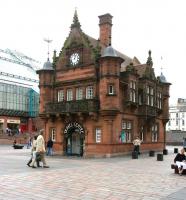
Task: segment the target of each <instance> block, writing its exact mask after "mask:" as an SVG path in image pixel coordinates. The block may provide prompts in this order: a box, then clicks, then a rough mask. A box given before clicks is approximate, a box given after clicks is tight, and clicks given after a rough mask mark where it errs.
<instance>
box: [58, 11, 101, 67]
mask: <svg viewBox="0 0 186 200" xmlns="http://www.w3.org/2000/svg"><path fill="white" fill-rule="evenodd" d="M95 43H96V44H95ZM98 44H99V43H98V41H96V40H94V44H92V38H90V37H89V36H87V35H86V34H84V33H83V31H82V30H81V25H80V22H79V20H78V16H77V11H75V13H74V18H73V23H72V25H71V30H70V33H69V36H68V37H67V39H66V41H65V42H64V46H63V48H62V49H61V52H60V54H59V58H58V61H57V63H56V65H57V67H56V68H57V69H63V68H66V69H68V68H73V67H82V66H87V65H90V64H95V63H96V61H97V58H98V57H99V56H100V49H101V48H100V47H99V45H98Z"/></svg>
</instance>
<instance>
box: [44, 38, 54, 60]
mask: <svg viewBox="0 0 186 200" xmlns="http://www.w3.org/2000/svg"><path fill="white" fill-rule="evenodd" d="M44 41H45V42H47V43H48V53H47V54H48V58H47V60H48V61H49V60H50V59H49V54H50V52H49V44H50V43H51V42H52V40H50V39H49V38H44Z"/></svg>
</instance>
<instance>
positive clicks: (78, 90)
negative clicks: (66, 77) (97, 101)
mask: <svg viewBox="0 0 186 200" xmlns="http://www.w3.org/2000/svg"><path fill="white" fill-rule="evenodd" d="M80 91H81V92H80ZM82 99H83V88H82V87H77V88H76V100H82Z"/></svg>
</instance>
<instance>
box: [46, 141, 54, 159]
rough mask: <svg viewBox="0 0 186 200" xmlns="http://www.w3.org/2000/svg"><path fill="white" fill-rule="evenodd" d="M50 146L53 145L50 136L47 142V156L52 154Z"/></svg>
mask: <svg viewBox="0 0 186 200" xmlns="http://www.w3.org/2000/svg"><path fill="white" fill-rule="evenodd" d="M52 147H53V141H52V138H50V139H49V140H48V142H47V154H46V155H47V156H52V154H53V151H52Z"/></svg>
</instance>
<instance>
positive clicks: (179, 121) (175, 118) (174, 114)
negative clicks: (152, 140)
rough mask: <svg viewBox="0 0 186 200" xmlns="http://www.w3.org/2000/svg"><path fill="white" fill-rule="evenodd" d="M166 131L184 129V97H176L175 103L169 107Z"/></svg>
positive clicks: (185, 119)
mask: <svg viewBox="0 0 186 200" xmlns="http://www.w3.org/2000/svg"><path fill="white" fill-rule="evenodd" d="M166 130H167V131H175V130H176V131H186V99H182V98H178V101H177V105H174V106H170V108H169V122H168V123H167V126H166Z"/></svg>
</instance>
